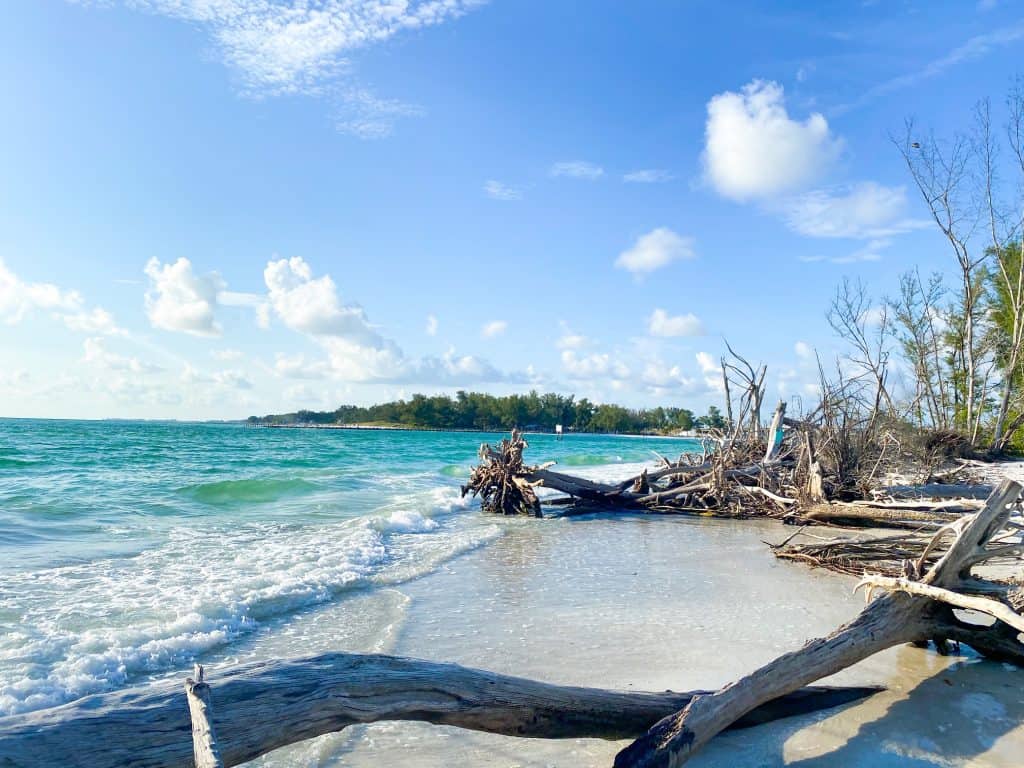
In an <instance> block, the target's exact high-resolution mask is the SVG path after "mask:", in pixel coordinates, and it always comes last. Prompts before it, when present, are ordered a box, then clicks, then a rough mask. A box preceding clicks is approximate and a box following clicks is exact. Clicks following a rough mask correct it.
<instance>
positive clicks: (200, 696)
mask: <svg viewBox="0 0 1024 768" xmlns="http://www.w3.org/2000/svg"><path fill="white" fill-rule="evenodd" d="M185 695H186V696H187V697H188V712H189V715H191V716H192V754H193V757H194V758H195V762H196V768H224V763H223V761H222V760H221V759H220V750H218V749H217V737H216V735H215V734H214V732H213V717H212V713H211V709H212V704H211V702H210V686H209V685H207V684H206V682H205V681H204V680H203V665H202V664H196V669H195V679H192V678H191V677H190V678H188V679H187V680H186V681H185Z"/></svg>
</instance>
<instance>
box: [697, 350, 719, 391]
mask: <svg viewBox="0 0 1024 768" xmlns="http://www.w3.org/2000/svg"><path fill="white" fill-rule="evenodd" d="M695 357H696V358H697V367H698V368H700V372H701V373H702V374H703V375H704V384H705V385H706V386H707V388H708V389H711V390H713V391H715V392H720V391H723V390H724V389H725V385H724V384H723V383H722V367H721V364H720V363H719V362H718V361H717V360H715V358H713V357H712V356H711V355H710V354H708V353H707V352H698V353H697V354H696V355H695Z"/></svg>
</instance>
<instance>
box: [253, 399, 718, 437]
mask: <svg viewBox="0 0 1024 768" xmlns="http://www.w3.org/2000/svg"><path fill="white" fill-rule="evenodd" d="M247 421H248V423H249V424H252V425H254V426H332V425H337V426H365V427H378V428H404V429H452V430H479V431H484V432H490V431H506V430H510V429H512V428H513V427H518V428H520V429H526V430H530V431H546V432H553V431H555V426H556V425H559V424H560V425H562V428H563V430H565V431H566V432H600V433H618V434H671V433H677V432H684V431H689V430H694V429H707V428H723V427H725V418H724V417H723V416H722V414H721V412H720V411H719V409H718V408H716V407H715V406H711V407H710V408H708V412H707V414H706V415H704V416H694V414H693V411H691V410H689V409H687V408H676V407H668V408H665V407H661V406H659V407H657V408H641V409H634V408H625V407H623V406H621V405H613V404H607V403H602V404H596V403H592V402H591V401H590V400H588V399H587V398H585V397H584V398H580V399H579V400H577V399H576V397H575V396H574V395H559V394H555V393H553V392H549V393H546V394H543V395H541V394H538V393H537V392H535V391H533V392H530V393H529V394H526V395H505V396H503V397H497V396H494V395H488V394H484V393H481V392H465V391H461V390H460V391H459V392H457V393H456V394H455V397H451V396H448V395H433V396H428V395H418V394H417V395H413V396H412V397H411V398H410V399H408V400H396V401H392V402H389V403H380V404H379V405H371V406H366V407H362V406H356V405H342V406H340V407H339V408H337V409H336V410H333V411H308V410H300V411H295V412H294V413H278V414H269V415H266V416H250V417H249V418H248V420H247Z"/></svg>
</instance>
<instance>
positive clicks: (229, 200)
mask: <svg viewBox="0 0 1024 768" xmlns="http://www.w3.org/2000/svg"><path fill="white" fill-rule="evenodd" d="M2 14H3V17H4V19H3V22H4V23H2V24H0V93H2V97H3V103H4V104H5V107H6V108H5V110H4V115H5V116H4V119H3V120H2V121H0V360H2V365H0V415H4V416H60V417H109V416H124V417H161V418H163V417H174V418H209V417H223V418H235V417H243V416H246V415H249V414H251V413H264V412H272V411H283V410H293V409H295V408H298V407H313V408H328V407H331V408H333V407H335V406H337V405H338V404H340V403H342V402H354V403H368V402H375V401H380V400H384V399H390V398H393V397H401V396H407V395H409V394H411V393H413V392H416V391H423V392H438V391H454V390H455V389H460V388H463V389H477V390H487V391H493V392H499V393H504V392H512V391H524V390H528V389H530V388H537V389H542V390H558V391H562V392H575V393H577V394H578V395H581V396H583V395H586V396H589V397H591V398H594V399H596V400H600V401H615V402H622V403H626V404H630V405H650V404H666V405H668V404H672V405H683V406H687V407H691V408H693V409H694V410H698V411H703V410H704V409H705V408H706V406H707V405H708V404H709V403H714V402H717V400H718V399H719V398H720V393H719V392H718V391H717V386H718V383H717V378H718V376H717V374H716V373H713V372H711V370H710V365H709V361H715V360H717V359H718V357H719V356H720V355H721V353H722V352H723V351H724V344H723V338H727V339H728V340H729V341H730V343H732V344H733V345H734V346H735V347H736V348H737V349H739V350H741V351H743V352H744V353H745V354H747V355H748V356H749V357H751V358H752V359H755V360H760V361H762V362H764V363H767V364H768V365H769V377H768V379H769V383H770V396H775V395H777V394H782V395H784V396H790V395H793V394H795V393H801V392H803V393H805V396H806V397H810V396H811V390H810V389H809V387H810V386H811V385H812V383H813V379H814V376H813V366H812V365H811V360H810V356H809V354H808V352H809V350H811V349H817V350H818V351H819V352H820V353H821V354H822V355H824V356H826V357H828V356H832V355H834V354H835V352H836V349H837V347H836V341H835V340H834V339H833V337H832V334H831V331H830V330H829V328H828V326H827V324H826V322H825V319H824V312H825V309H826V307H827V305H828V303H829V299H830V297H831V294H832V292H833V290H834V287H835V285H836V283H837V282H838V281H839V280H840V279H841V278H842V277H843V276H850V277H859V278H861V279H863V280H864V281H865V282H867V284H868V285H869V286H870V287H871V289H872V290H873V291H875V292H876V293H877V294H879V295H881V294H884V293H887V292H889V293H891V292H892V291H894V290H895V288H896V285H897V281H898V276H899V275H900V274H901V273H902V272H904V271H906V270H908V269H911V268H914V267H916V266H919V267H920V268H921V269H922V270H925V271H931V270H933V269H939V270H942V271H947V270H948V268H949V267H951V266H953V261H952V256H951V254H950V253H949V252H948V250H947V249H946V247H945V246H944V244H943V241H942V240H941V237H940V236H939V234H938V233H937V232H936V231H935V230H934V228H933V227H929V226H928V222H927V221H926V219H925V211H924V208H923V205H922V203H921V202H920V201H919V200H918V199H917V198H916V197H915V195H916V192H914V190H912V189H911V188H910V187H909V186H908V185H909V184H910V179H909V177H908V175H907V173H906V171H905V169H904V168H903V166H902V162H901V160H900V157H899V155H898V153H897V152H896V150H895V149H894V148H893V147H892V145H891V143H890V141H889V138H888V137H889V135H890V134H892V133H898V132H900V131H901V130H902V126H903V121H904V119H905V118H906V117H909V116H913V117H915V118H916V119H917V120H918V121H919V122H920V123H921V124H923V125H927V126H929V127H933V128H934V129H935V131H936V132H937V133H938V134H940V135H950V134H952V133H953V132H954V131H957V130H962V129H964V128H965V127H966V126H967V124H968V122H969V119H970V112H971V109H972V107H973V105H974V103H975V102H976V101H977V100H978V99H980V98H982V97H986V96H988V97H991V98H992V99H993V103H994V104H995V106H996V109H997V111H998V107H999V104H1000V103H1001V101H1002V96H1003V94H1004V93H1005V92H1006V89H1007V87H1008V86H1009V84H1010V82H1011V80H1012V78H1013V77H1014V76H1015V74H1016V73H1017V72H1018V71H1019V70H1018V64H1017V62H1018V60H1019V58H1020V54H1021V49H1022V47H1024V15H1022V14H1021V13H1020V6H1018V5H1016V4H1014V3H1010V2H981V3H978V2H944V3H935V2H930V3H924V2H877V3H867V2H865V3H852V2H851V3H840V2H830V3H817V4H808V3H802V2H789V3H774V4H769V3H762V2H737V3H730V4H723V3H715V2H667V1H663V2H650V1H644V0H638V1H636V2H631V3H621V2H615V1H613V0H608V1H607V2H604V1H598V0H595V1H594V2H588V3H586V4H581V3H574V2H561V1H560V0H546V2H527V1H525V0H515V1H512V0H490V2H473V1H471V0H430V1H421V2H416V1H415V0H408V1H407V2H386V1H385V0H374V1H372V2H371V1H370V0H320V2H314V1H313V0H308V1H307V2H298V0H125V1H124V2H122V1H120V0H105V1H104V2H99V1H93V2H90V1H89V0H79V1H78V2H67V1H65V0H31V2H29V1H28V0H26V1H24V2H17V3H8V4H6V5H5V7H4V10H3V11H2Z"/></svg>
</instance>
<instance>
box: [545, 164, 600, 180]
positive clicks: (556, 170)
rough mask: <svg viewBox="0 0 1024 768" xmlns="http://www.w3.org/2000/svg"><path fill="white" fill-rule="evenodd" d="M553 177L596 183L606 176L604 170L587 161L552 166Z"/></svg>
mask: <svg viewBox="0 0 1024 768" xmlns="http://www.w3.org/2000/svg"><path fill="white" fill-rule="evenodd" d="M551 175H552V176H566V177H568V178H570V179H586V180H587V181H596V180H597V179H599V178H601V177H602V176H604V168H602V167H601V166H599V165H595V164H594V163H588V162H587V161H586V160H571V161H567V162H561V163H555V164H554V165H552V166H551Z"/></svg>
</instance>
